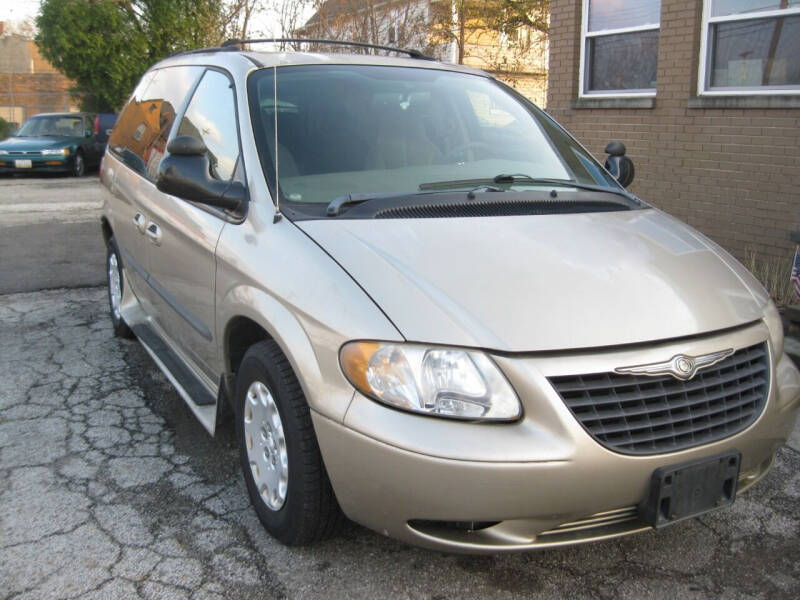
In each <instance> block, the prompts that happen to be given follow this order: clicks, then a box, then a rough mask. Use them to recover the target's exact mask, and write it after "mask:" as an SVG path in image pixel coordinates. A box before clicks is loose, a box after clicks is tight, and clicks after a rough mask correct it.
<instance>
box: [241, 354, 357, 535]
mask: <svg viewBox="0 0 800 600" xmlns="http://www.w3.org/2000/svg"><path fill="white" fill-rule="evenodd" d="M235 408H236V417H235V418H236V437H237V440H238V442H239V455H240V458H241V463H242V471H243V473H244V479H245V482H246V483H247V491H248V493H249V494H250V500H251V502H252V503H253V507H254V508H255V511H256V514H258V518H259V519H260V520H261V523H262V524H263V525H264V527H265V528H266V530H267V531H268V532H269V533H270V534H271V535H272V536H273V537H275V538H276V539H278V540H279V541H280V542H282V543H284V544H286V545H287V546H302V545H306V544H311V543H313V542H317V541H321V540H323V539H327V538H329V537H331V536H332V535H334V534H335V533H336V532H337V531H338V529H339V527H340V526H341V524H342V522H343V520H344V515H343V514H342V511H341V509H340V508H339V504H338V502H337V501H336V497H335V495H334V493H333V488H332V487H331V484H330V481H329V479H328V474H327V472H326V471H325V466H324V464H323V462H322V455H321V454H320V450H319V445H318V444H317V438H316V436H315V434H314V427H313V425H312V423H311V413H310V411H309V408H308V403H307V402H306V399H305V396H304V395H303V391H302V390H301V389H300V384H299V383H298V381H297V378H296V377H295V375H294V372H293V371H292V368H291V366H290V365H289V362H288V361H287V360H286V357H285V356H284V355H283V353H282V352H281V350H280V348H279V347H278V345H277V344H276V343H275V342H274V341H272V340H267V341H263V342H259V343H257V344H255V345H253V346H252V347H251V348H250V349H249V350H248V351H247V352H246V353H245V355H244V359H243V360H242V364H241V366H240V367H239V373H238V375H237V379H236V402H235ZM276 414H277V416H278V419H277V422H276V420H275V415H276ZM261 432H265V433H266V435H264V434H263V433H261ZM281 436H282V437H283V439H281ZM249 448H252V450H249ZM262 448H263V450H262ZM268 456H269V458H266V457H268ZM251 457H252V459H253V460H251ZM284 461H285V467H286V471H285V473H284V471H283V466H284ZM253 464H254V465H255V466H251V465H253ZM270 464H271V465H272V466H270ZM265 465H266V466H265ZM284 475H285V487H282V482H283V481H284ZM257 478H258V480H257ZM268 483H269V484H271V486H267V484H268ZM282 490H283V492H282ZM281 495H282V498H281Z"/></svg>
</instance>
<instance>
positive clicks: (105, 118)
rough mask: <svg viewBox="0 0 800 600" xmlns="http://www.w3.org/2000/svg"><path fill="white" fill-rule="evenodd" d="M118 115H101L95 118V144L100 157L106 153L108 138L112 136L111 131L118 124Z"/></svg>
mask: <svg viewBox="0 0 800 600" xmlns="http://www.w3.org/2000/svg"><path fill="white" fill-rule="evenodd" d="M118 116H119V115H117V114H116V113H99V114H97V115H95V117H94V127H93V129H92V131H93V133H94V143H95V147H96V149H97V152H98V153H99V154H100V156H102V155H103V153H104V152H105V151H106V145H107V144H108V138H109V136H110V135H111V130H112V129H114V124H115V123H116V122H117V117H118Z"/></svg>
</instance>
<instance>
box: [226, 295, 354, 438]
mask: <svg viewBox="0 0 800 600" xmlns="http://www.w3.org/2000/svg"><path fill="white" fill-rule="evenodd" d="M217 311H218V315H219V320H218V327H219V331H220V333H219V338H218V339H220V340H221V342H222V343H221V346H222V348H221V350H222V356H223V365H224V377H225V380H226V382H228V383H230V384H232V383H233V382H234V381H235V377H236V372H237V370H238V367H239V365H240V364H241V361H242V359H243V358H244V354H245V352H246V351H247V349H248V348H250V347H251V346H252V345H253V344H256V343H258V342H259V341H262V340H273V341H275V343H277V344H278V347H279V348H280V349H281V352H282V353H283V355H284V356H285V357H286V359H287V360H288V361H289V364H290V365H291V367H292V370H293V371H294V374H295V376H296V377H297V380H298V382H299V383H300V386H301V388H302V389H303V393H304V394H305V397H306V401H307V402H308V404H309V406H310V407H311V408H312V409H314V410H316V411H317V412H320V413H322V414H324V415H326V416H328V417H329V418H331V419H334V420H337V421H340V422H341V421H342V420H343V419H344V414H345V412H346V411H347V407H348V406H349V405H350V401H351V400H352V397H353V390H352V388H351V387H350V385H349V384H348V383H347V381H346V380H345V379H344V376H343V375H341V371H340V370H339V367H338V352H334V354H335V356H334V357H331V356H325V357H318V356H317V352H315V349H314V346H313V344H312V342H311V339H310V337H309V335H308V333H307V331H306V328H305V327H304V325H303V323H301V322H300V320H298V318H297V317H295V315H294V314H293V313H292V312H291V311H290V310H288V309H287V308H286V307H285V306H284V305H283V304H281V303H280V302H278V300H277V299H276V298H274V297H272V296H270V295H269V294H267V293H266V292H264V291H263V290H260V289H257V288H254V287H250V286H239V287H236V288H234V289H232V290H231V291H230V292H229V293H228V294H226V295H225V297H224V299H223V300H222V301H221V302H219V304H218V308H217ZM332 360H335V368H336V373H333V372H332V371H331V369H332V367H333V364H332ZM321 362H322V363H323V364H322V365H321V364H320V363H321ZM337 373H338V375H339V377H333V376H332V375H335V374H337ZM324 374H327V378H326V377H325V375H324Z"/></svg>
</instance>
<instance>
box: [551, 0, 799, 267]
mask: <svg viewBox="0 0 800 600" xmlns="http://www.w3.org/2000/svg"><path fill="white" fill-rule="evenodd" d="M550 24H551V25H550V63H549V89H548V100H547V109H548V112H549V113H551V114H552V115H553V117H554V118H556V119H557V120H558V121H559V122H560V123H562V124H563V125H564V126H565V127H566V128H567V129H568V130H569V131H570V132H571V133H573V134H574V135H575V136H577V137H578V139H580V140H581V141H583V142H584V143H587V144H588V146H589V147H590V149H591V150H592V152H593V153H594V154H595V156H598V157H601V156H603V149H604V147H605V145H606V143H608V141H610V140H615V139H618V140H622V141H623V142H624V143H625V145H626V146H627V149H628V155H629V156H630V157H631V158H632V159H633V161H634V163H635V166H636V179H635V181H634V183H633V184H632V186H631V190H632V191H633V192H634V193H636V194H637V195H639V196H641V197H642V198H643V199H644V200H646V201H648V202H651V203H653V204H654V205H656V206H658V207H659V208H663V209H664V210H666V211H668V212H670V213H672V214H673V215H675V216H677V217H679V218H680V219H682V220H685V221H687V222H688V223H690V224H691V225H693V226H694V227H696V228H697V229H699V230H700V231H702V232H704V233H705V234H707V235H708V236H709V237H711V238H712V239H714V240H715V241H717V242H718V243H720V244H721V245H722V246H724V247H725V248H726V249H727V250H729V251H731V252H733V253H734V254H735V255H737V256H738V257H740V258H742V257H744V256H745V254H746V252H747V251H748V250H749V249H753V250H755V251H757V252H758V254H759V255H760V256H762V257H764V258H768V257H769V258H778V257H786V256H790V255H791V253H792V252H793V248H794V242H793V241H792V239H791V237H792V232H797V231H798V230H800V1H799V0H660V1H659V0H552V4H551V12H550ZM795 235H796V234H795ZM787 277H788V275H787Z"/></svg>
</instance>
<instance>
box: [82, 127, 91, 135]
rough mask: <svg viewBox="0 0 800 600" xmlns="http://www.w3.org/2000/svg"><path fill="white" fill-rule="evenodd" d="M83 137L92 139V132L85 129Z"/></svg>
mask: <svg viewBox="0 0 800 600" xmlns="http://www.w3.org/2000/svg"><path fill="white" fill-rule="evenodd" d="M83 137H92V130H91V129H87V130H86V131H84V132H83Z"/></svg>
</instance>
